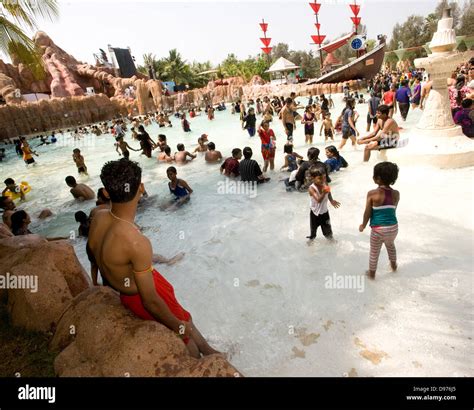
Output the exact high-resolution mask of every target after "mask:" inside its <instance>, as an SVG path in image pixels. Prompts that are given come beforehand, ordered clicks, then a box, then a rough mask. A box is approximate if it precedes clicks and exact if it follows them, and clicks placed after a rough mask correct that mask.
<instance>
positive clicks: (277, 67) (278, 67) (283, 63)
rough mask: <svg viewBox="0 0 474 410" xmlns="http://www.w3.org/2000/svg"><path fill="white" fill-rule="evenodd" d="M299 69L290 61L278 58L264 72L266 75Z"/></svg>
mask: <svg viewBox="0 0 474 410" xmlns="http://www.w3.org/2000/svg"><path fill="white" fill-rule="evenodd" d="M298 68H300V66H298V65H295V64H294V63H292V62H291V61H289V60H287V59H286V58H284V57H280V58H279V59H278V60H277V61H275V62H274V63H273V65H272V66H271V67H270V68H269V69H268V70H267V71H265V72H266V73H276V72H278V71H291V70H296V69H298Z"/></svg>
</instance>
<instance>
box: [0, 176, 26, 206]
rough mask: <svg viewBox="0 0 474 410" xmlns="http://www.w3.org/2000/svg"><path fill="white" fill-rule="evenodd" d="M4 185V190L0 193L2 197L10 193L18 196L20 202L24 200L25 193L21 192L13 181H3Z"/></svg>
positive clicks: (9, 179) (8, 179)
mask: <svg viewBox="0 0 474 410" xmlns="http://www.w3.org/2000/svg"><path fill="white" fill-rule="evenodd" d="M3 183H4V184H5V186H6V187H5V189H4V190H3V191H2V196H3V195H5V194H6V193H7V192H11V193H12V194H20V201H22V202H23V201H24V200H25V199H26V198H25V193H24V192H23V190H22V189H21V188H20V187H19V186H18V185H17V184H15V181H14V180H13V178H7V179H6V180H5V181H3Z"/></svg>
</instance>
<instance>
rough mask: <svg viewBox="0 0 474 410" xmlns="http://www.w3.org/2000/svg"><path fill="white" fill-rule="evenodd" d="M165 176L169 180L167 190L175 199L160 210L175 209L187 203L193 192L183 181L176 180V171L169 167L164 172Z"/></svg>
mask: <svg viewBox="0 0 474 410" xmlns="http://www.w3.org/2000/svg"><path fill="white" fill-rule="evenodd" d="M166 175H167V176H168V179H169V180H170V182H168V188H169V190H170V192H171V193H172V194H173V195H174V196H175V198H174V200H173V201H172V202H171V203H169V204H167V205H165V206H164V207H162V209H170V208H173V209H176V208H177V207H178V206H180V205H182V204H184V203H185V202H188V201H189V199H190V198H191V194H192V193H193V190H192V189H191V187H190V186H189V185H188V183H187V182H186V181H185V180H184V179H179V178H178V171H176V168H175V167H169V168H168V169H167V170H166Z"/></svg>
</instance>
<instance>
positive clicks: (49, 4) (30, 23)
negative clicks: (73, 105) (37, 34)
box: [0, 0, 59, 74]
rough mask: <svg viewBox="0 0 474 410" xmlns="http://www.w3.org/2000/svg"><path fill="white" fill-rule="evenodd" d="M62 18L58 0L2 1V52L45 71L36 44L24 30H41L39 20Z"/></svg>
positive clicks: (33, 68) (0, 28)
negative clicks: (59, 16)
mask: <svg viewBox="0 0 474 410" xmlns="http://www.w3.org/2000/svg"><path fill="white" fill-rule="evenodd" d="M58 15H59V9H58V4H57V0H36V1H34V2H33V1H31V0H15V1H1V2H0V52H1V53H3V54H7V55H14V56H15V57H16V58H17V60H18V61H19V62H22V63H24V64H26V65H28V66H30V68H32V71H33V74H39V73H40V72H42V70H40V69H41V61H40V58H39V55H38V50H37V49H36V47H35V44H34V42H33V41H32V40H31V39H30V38H29V37H28V36H27V35H26V34H25V32H24V31H23V30H24V29H25V28H26V29H29V30H37V29H38V23H37V19H38V18H48V19H50V20H54V19H55V18H57V16H58Z"/></svg>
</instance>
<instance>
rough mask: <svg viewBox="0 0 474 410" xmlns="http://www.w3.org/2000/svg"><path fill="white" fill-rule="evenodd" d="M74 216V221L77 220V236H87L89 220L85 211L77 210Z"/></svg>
mask: <svg viewBox="0 0 474 410" xmlns="http://www.w3.org/2000/svg"><path fill="white" fill-rule="evenodd" d="M74 218H75V219H76V222H79V230H78V233H79V236H83V237H85V238H87V237H88V236H89V226H90V221H89V218H88V217H87V215H86V214H85V212H83V211H77V212H76V213H75V214H74Z"/></svg>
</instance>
